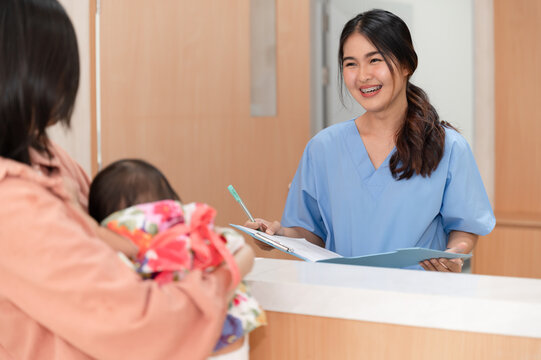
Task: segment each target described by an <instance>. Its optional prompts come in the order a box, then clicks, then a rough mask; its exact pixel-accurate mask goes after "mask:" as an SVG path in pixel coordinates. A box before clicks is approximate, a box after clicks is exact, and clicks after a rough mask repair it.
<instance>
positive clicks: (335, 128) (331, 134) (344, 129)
mask: <svg viewBox="0 0 541 360" xmlns="http://www.w3.org/2000/svg"><path fill="white" fill-rule="evenodd" d="M356 131H357V127H356V125H355V119H353V120H348V121H343V122H340V123H337V124H333V125H330V126H328V127H326V128H324V129H323V130H321V131H319V132H318V133H317V134H316V135H315V136H314V137H313V138H312V139H311V140H310V141H309V142H308V145H307V147H308V148H310V147H329V146H332V147H335V146H336V144H337V143H339V142H340V141H343V140H344V138H345V137H346V136H347V135H350V134H351V133H352V132H356Z"/></svg>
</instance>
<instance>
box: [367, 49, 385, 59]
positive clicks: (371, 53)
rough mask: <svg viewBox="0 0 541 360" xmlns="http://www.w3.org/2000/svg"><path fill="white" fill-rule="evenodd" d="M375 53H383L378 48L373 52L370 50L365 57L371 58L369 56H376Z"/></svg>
mask: <svg viewBox="0 0 541 360" xmlns="http://www.w3.org/2000/svg"><path fill="white" fill-rule="evenodd" d="M374 55H381V54H380V52H379V51H377V50H376V51H371V52H369V53H368V54H364V57H365V58H369V57H372V56H374Z"/></svg>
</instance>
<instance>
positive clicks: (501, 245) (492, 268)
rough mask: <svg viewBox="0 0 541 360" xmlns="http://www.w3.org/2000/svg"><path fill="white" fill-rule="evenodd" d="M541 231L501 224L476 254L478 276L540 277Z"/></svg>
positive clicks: (474, 267)
mask: <svg viewBox="0 0 541 360" xmlns="http://www.w3.org/2000/svg"><path fill="white" fill-rule="evenodd" d="M540 255H541V228H536V227H527V226H512V225H511V226H509V225H501V226H500V225H499V226H497V227H496V229H495V230H494V231H493V232H492V233H491V234H490V235H487V236H484V237H482V238H481V239H480V240H479V242H478V243H477V247H476V249H475V251H474V257H473V258H474V259H475V261H474V262H473V269H472V271H473V272H474V273H476V274H485V275H498V276H518V277H534V278H541V266H539V263H540V261H539V256H540Z"/></svg>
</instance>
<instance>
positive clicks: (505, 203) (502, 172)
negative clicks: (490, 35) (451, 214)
mask: <svg viewBox="0 0 541 360" xmlns="http://www.w3.org/2000/svg"><path fill="white" fill-rule="evenodd" d="M540 22H541V2H540V1H531V0H514V1H508V0H495V1H494V40H495V41H494V46H495V70H496V74H495V99H496V101H495V106H496V128H495V132H496V134H495V135H496V146H495V149H496V157H495V158H496V163H495V172H496V174H495V181H496V184H495V186H496V189H495V204H496V209H497V211H498V212H506V213H518V214H528V215H536V216H537V217H538V219H541V186H540V182H539V179H540V178H541V141H539V137H540V135H541V116H540V115H539V114H540V112H539V105H540V104H539V101H540V99H541V41H540V39H541V26H539V23H540ZM480 130H481V131H482V129H480Z"/></svg>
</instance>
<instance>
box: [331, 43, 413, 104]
mask: <svg viewBox="0 0 541 360" xmlns="http://www.w3.org/2000/svg"><path fill="white" fill-rule="evenodd" d="M343 50H344V51H343V54H344V58H343V59H342V65H343V76H344V84H345V85H346V87H347V89H348V91H349V93H350V94H351V96H353V98H354V99H355V100H356V101H357V102H358V103H359V104H360V105H361V106H362V107H363V108H364V109H365V110H366V111H367V112H374V113H377V112H381V111H385V110H389V109H391V108H393V107H395V106H400V105H401V104H407V101H406V84H407V76H408V72H407V71H406V70H404V69H402V70H399V69H397V68H396V67H395V66H394V65H393V71H394V76H393V74H392V73H391V71H390V69H389V67H388V66H387V63H386V62H385V60H384V59H383V56H382V55H381V54H380V53H379V52H378V50H377V49H376V48H375V47H374V45H372V43H371V42H370V41H368V39H367V38H365V37H364V36H363V35H361V34H359V33H353V34H351V35H350V36H349V38H348V39H347V40H346V41H345V43H344V49H343Z"/></svg>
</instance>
